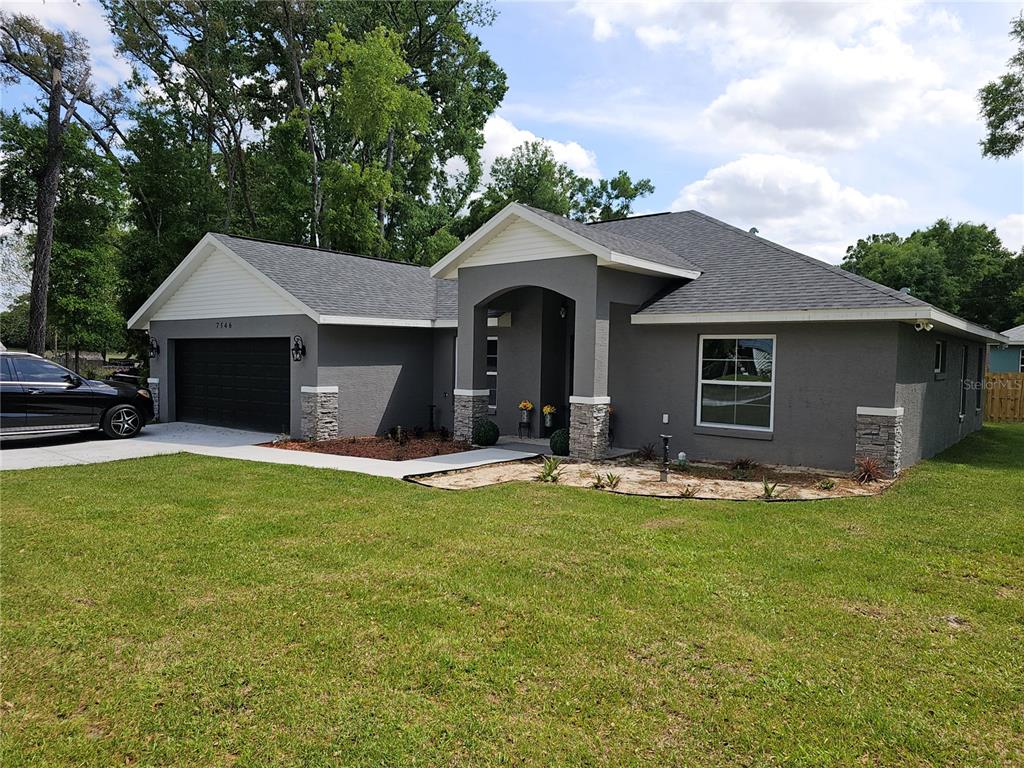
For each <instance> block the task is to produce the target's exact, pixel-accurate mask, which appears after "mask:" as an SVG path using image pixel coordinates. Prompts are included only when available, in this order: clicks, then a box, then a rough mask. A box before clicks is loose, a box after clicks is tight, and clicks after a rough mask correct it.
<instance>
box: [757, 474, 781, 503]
mask: <svg viewBox="0 0 1024 768" xmlns="http://www.w3.org/2000/svg"><path fill="white" fill-rule="evenodd" d="M778 489H779V484H778V483H769V482H768V478H767V477H762V478H761V498H762V499H765V500H766V501H770V500H772V499H777V498H778V497H779V490H778Z"/></svg>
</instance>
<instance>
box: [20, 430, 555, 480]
mask: <svg viewBox="0 0 1024 768" xmlns="http://www.w3.org/2000/svg"><path fill="white" fill-rule="evenodd" d="M273 438H274V435H271V434H265V433H262V432H247V431H244V430H239V429H225V428H223V427H209V426H205V425H202V424H188V423H186V422H181V421H176V422H171V423H169V424H150V425H149V426H147V427H146V428H145V429H144V430H143V431H142V434H140V435H139V436H138V437H134V438H132V439H130V440H109V439H107V438H105V437H104V436H103V435H101V434H99V433H98V432H84V433H79V434H77V435H58V436H55V437H34V438H29V437H25V438H6V439H4V440H3V441H2V442H0V469H32V468H35V467H58V466H64V465H68V464H99V463H102V462H106V461H118V460H120V459H138V458H143V457H145V456H158V455H160V454H168V453H182V452H184V453H197V454H201V455H204V456H220V457H222V458H225V459H241V460H244V461H262V462H266V463H268V464H293V465H297V466H302V467H316V468H319V469H338V470H343V471H346V472H361V473H363V474H366V475H376V476H378V477H392V478H396V479H401V478H405V477H413V476H415V475H429V474H432V473H434V472H449V471H451V470H455V469H469V468H470V467H479V466H482V465H484V464H497V463H500V462H503V461H518V460H519V459H529V458H533V457H534V456H537V455H538V454H539V451H534V450H531V449H532V448H533V446H516V447H515V449H511V450H510V449H508V448H504V447H501V446H495V447H493V448H477V449H474V450H471V451H463V452H462V453H450V454H448V455H446V456H429V457H427V458H423V459H412V460H409V461H384V460H382V459H364V458H361V457H358V456H332V455H330V454H326V453H309V452H306V451H288V450H284V449H282V448H266V447H263V446H260V445H257V443H266V442H270V441H271V440H273ZM524 449H525V450H524Z"/></svg>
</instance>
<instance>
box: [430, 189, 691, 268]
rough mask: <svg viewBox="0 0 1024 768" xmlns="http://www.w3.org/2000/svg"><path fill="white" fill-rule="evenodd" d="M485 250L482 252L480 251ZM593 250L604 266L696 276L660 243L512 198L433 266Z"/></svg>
mask: <svg viewBox="0 0 1024 768" xmlns="http://www.w3.org/2000/svg"><path fill="white" fill-rule="evenodd" d="M481 252H483V253H482V256H481ZM582 254H593V255H594V256H596V257H597V264H598V265H599V266H603V267H612V268H615V269H624V270H629V271H634V272H644V273H647V274H656V275H669V276H672V277H682V278H688V279H693V278H695V277H697V276H698V275H699V274H700V271H699V270H697V269H695V268H694V266H693V265H692V264H690V263H689V262H687V261H686V260H685V259H683V258H681V257H680V256H679V255H678V254H675V253H673V252H672V251H671V250H669V249H668V248H665V247H663V246H662V245H659V244H657V243H645V242H641V241H638V240H633V239H631V238H629V237H623V236H621V235H617V234H614V233H606V232H600V231H598V230H595V229H591V228H590V227H588V226H587V225H586V224H582V223H580V222H578V221H571V220H569V219H566V218H564V217H562V216H557V215H556V214H553V213H548V212H547V211H542V210H540V209H538V208H531V207H530V206H526V205H520V204H519V203H509V204H508V205H507V206H505V207H504V208H502V209H501V211H499V212H498V213H497V214H495V215H494V216H492V217H491V218H490V219H489V220H488V221H487V223H486V224H484V225H483V226H482V227H480V228H479V229H478V230H477V231H476V232H474V233H473V234H472V235H470V236H469V237H468V238H466V239H465V240H464V241H463V242H462V243H461V244H459V245H458V246H457V247H456V248H454V249H453V250H452V251H451V252H450V253H449V254H448V255H447V256H445V257H444V258H443V259H441V260H440V261H439V262H437V263H436V264H435V265H434V266H433V267H431V269H430V274H431V275H433V276H434V277H456V276H457V275H458V271H459V269H460V268H462V267H469V266H480V265H482V264H508V263H515V262H523V261H534V260H540V259H550V258H560V257H564V256H579V255H582Z"/></svg>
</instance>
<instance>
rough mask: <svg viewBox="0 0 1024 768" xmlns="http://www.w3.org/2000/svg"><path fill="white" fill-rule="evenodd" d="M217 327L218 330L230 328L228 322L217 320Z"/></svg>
mask: <svg viewBox="0 0 1024 768" xmlns="http://www.w3.org/2000/svg"><path fill="white" fill-rule="evenodd" d="M217 327H218V328H230V327H231V323H230V322H228V321H225V320H218V321H217Z"/></svg>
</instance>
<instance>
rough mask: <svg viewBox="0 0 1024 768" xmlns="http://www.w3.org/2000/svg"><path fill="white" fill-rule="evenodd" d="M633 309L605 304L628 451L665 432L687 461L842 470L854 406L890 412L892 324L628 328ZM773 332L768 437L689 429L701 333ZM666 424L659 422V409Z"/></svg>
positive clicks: (619, 435)
mask: <svg viewBox="0 0 1024 768" xmlns="http://www.w3.org/2000/svg"><path fill="white" fill-rule="evenodd" d="M631 310H632V307H630V306H627V305H613V311H612V326H611V366H610V371H611V373H610V381H609V390H610V395H611V401H612V407H613V409H614V431H615V444H616V445H620V446H627V447H636V446H640V445H643V444H646V443H658V444H659V445H660V440H659V437H658V435H659V434H661V433H667V434H671V435H673V439H672V441H671V445H670V447H671V450H672V454H673V455H674V454H675V453H677V452H678V451H686V453H687V454H688V455H689V456H691V457H693V458H706V459H714V460H728V459H733V458H737V457H741V456H749V457H751V458H753V459H755V460H757V461H761V462H775V463H783V464H793V465H803V466H813V467H823V468H829V469H838V470H849V469H850V468H851V467H852V462H853V453H854V443H855V437H856V411H857V406H874V407H883V408H891V407H892V406H893V404H894V403H893V399H894V394H895V393H894V387H895V380H896V359H897V327H896V324H895V323H871V324H869V323H829V324H806V323H778V324H774V325H773V324H766V325H763V326H749V325H743V326H736V325H714V326H645V325H631V324H630V322H629V315H630V311H631ZM715 333H720V334H740V335H750V336H756V335H761V334H775V336H776V343H775V388H776V389H775V420H774V429H773V432H772V433H771V435H770V439H765V438H766V437H767V436H766V435H764V434H763V433H760V434H759V433H743V434H745V435H747V436H743V437H741V436H738V435H739V433H737V432H734V431H731V430H717V433H716V430H712V429H706V428H701V427H697V426H696V403H697V363H698V337H699V336H700V334H715ZM663 413H668V414H669V423H668V424H667V425H666V424H663V423H662V414H663Z"/></svg>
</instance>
